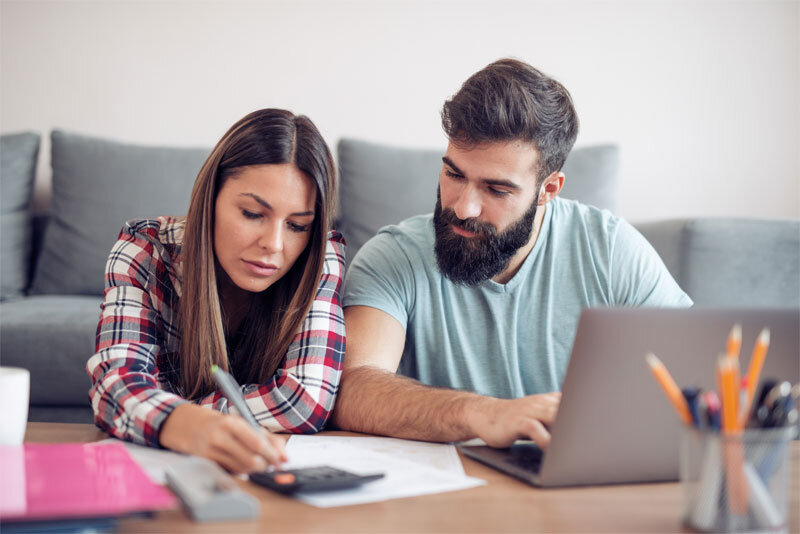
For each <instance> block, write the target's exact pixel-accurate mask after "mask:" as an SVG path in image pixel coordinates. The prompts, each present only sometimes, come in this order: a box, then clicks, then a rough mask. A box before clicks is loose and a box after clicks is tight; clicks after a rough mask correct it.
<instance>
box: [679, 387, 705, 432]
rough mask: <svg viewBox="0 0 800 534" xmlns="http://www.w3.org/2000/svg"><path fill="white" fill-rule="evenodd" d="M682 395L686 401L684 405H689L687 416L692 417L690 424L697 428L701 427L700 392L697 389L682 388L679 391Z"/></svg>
mask: <svg viewBox="0 0 800 534" xmlns="http://www.w3.org/2000/svg"><path fill="white" fill-rule="evenodd" d="M681 393H683V398H684V399H686V404H688V405H689V414H690V415H691V416H692V423H694V426H696V427H697V428H700V427H702V426H703V424H704V423H703V420H702V414H701V402H700V401H701V397H700V390H699V389H698V388H693V387H688V388H683V389H682V390H681Z"/></svg>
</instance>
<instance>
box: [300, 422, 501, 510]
mask: <svg viewBox="0 0 800 534" xmlns="http://www.w3.org/2000/svg"><path fill="white" fill-rule="evenodd" d="M286 453H287V455H288V456H289V463H288V464H287V465H286V467H287V468H296V467H311V466H315V465H330V466H333V467H338V468H339V469H344V470H346V471H352V472H354V473H358V474H370V473H384V475H385V476H384V478H382V479H380V480H377V481H375V482H370V483H368V484H365V485H364V486H361V487H358V488H355V489H348V490H341V491H335V492H325V493H298V494H296V497H297V498H298V499H300V500H301V501H303V502H306V503H308V504H311V505H314V506H318V507H323V508H326V507H330V506H345V505H350V504H362V503H367V502H376V501H383V500H387V499H396V498H400V497H412V496H414V495H427V494H431V493H442V492H445V491H454V490H460V489H467V488H472V487H475V486H481V485H484V484H486V481H485V480H482V479H479V478H474V477H468V476H466V475H465V474H464V468H463V467H462V466H461V461H460V460H459V458H458V453H457V452H456V449H455V447H454V446H453V445H443V444H438V443H424V442H418V441H409V440H403V439H393V438H376V437H347V436H318V435H317V436H292V437H291V438H290V439H289V442H288V443H287V446H286Z"/></svg>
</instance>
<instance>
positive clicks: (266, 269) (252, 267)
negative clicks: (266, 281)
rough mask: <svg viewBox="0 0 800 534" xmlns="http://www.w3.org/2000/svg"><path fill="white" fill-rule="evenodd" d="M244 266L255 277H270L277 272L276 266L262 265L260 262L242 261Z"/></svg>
mask: <svg viewBox="0 0 800 534" xmlns="http://www.w3.org/2000/svg"><path fill="white" fill-rule="evenodd" d="M242 263H244V266H245V267H246V268H247V270H248V271H250V272H251V273H253V274H255V275H256V276H272V275H273V274H275V273H277V272H278V266H277V265H273V264H271V263H263V262H260V261H248V260H242Z"/></svg>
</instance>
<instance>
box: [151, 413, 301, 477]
mask: <svg viewBox="0 0 800 534" xmlns="http://www.w3.org/2000/svg"><path fill="white" fill-rule="evenodd" d="M158 439H159V443H161V446H162V447H166V448H168V449H172V450H175V451H178V452H184V453H187V454H193V455H195V456H203V457H205V458H210V459H211V460H214V461H215V462H217V463H218V464H220V465H221V466H222V467H224V468H225V469H227V470H229V471H231V472H234V473H250V472H253V471H264V470H265V469H266V468H267V466H269V465H274V466H278V465H280V464H281V463H283V462H285V461H286V460H287V458H286V450H285V446H284V440H283V439H281V438H280V437H279V436H276V435H275V434H272V433H271V432H269V431H267V430H266V429H265V428H261V429H260V430H256V429H255V428H253V427H251V426H250V425H248V424H247V423H246V422H245V420H244V419H242V418H241V417H239V416H237V415H225V414H222V413H219V412H216V411H214V410H209V409H207V408H202V407H200V406H197V405H195V404H181V405H180V406H178V407H177V408H175V409H174V410H173V411H172V413H171V414H170V415H169V416H168V417H167V420H166V421H165V422H164V424H163V426H162V427H161V434H160V435H159V438H158Z"/></svg>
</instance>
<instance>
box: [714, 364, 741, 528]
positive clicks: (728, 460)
mask: <svg viewBox="0 0 800 534" xmlns="http://www.w3.org/2000/svg"><path fill="white" fill-rule="evenodd" d="M717 383H718V384H719V390H720V391H719V394H720V399H721V401H722V432H723V435H724V436H725V439H724V441H723V445H724V447H723V456H724V460H725V480H726V483H727V487H728V500H729V502H730V505H731V512H733V513H734V514H736V515H746V514H747V498H748V495H747V481H746V479H745V475H744V471H743V468H744V447H743V444H742V441H741V436H742V429H741V428H740V427H739V410H738V401H739V383H740V380H739V359H738V358H731V357H730V354H727V355H722V354H720V356H719V358H718V363H717Z"/></svg>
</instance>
